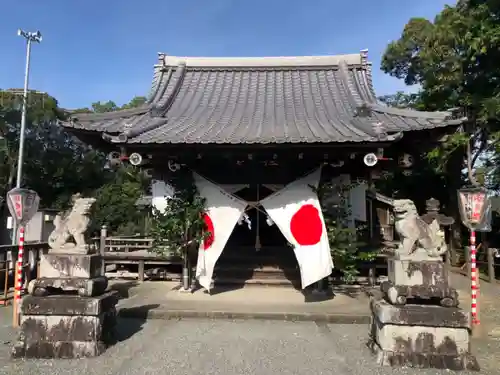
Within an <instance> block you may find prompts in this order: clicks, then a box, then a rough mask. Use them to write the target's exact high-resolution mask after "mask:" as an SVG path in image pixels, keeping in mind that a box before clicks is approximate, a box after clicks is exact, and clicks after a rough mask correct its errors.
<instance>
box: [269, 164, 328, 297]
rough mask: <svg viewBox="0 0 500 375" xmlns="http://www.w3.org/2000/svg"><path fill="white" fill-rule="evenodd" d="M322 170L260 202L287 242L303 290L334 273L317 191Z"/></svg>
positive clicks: (319, 169) (294, 182)
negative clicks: (296, 265)
mask: <svg viewBox="0 0 500 375" xmlns="http://www.w3.org/2000/svg"><path fill="white" fill-rule="evenodd" d="M320 176H321V168H318V169H317V170H316V171H314V172H312V173H310V174H308V175H307V176H305V177H302V178H300V179H298V180H295V181H293V182H291V183H290V184H288V185H286V186H285V187H284V188H283V189H282V190H280V191H278V192H276V193H273V194H271V195H270V196H268V197H266V198H265V199H263V200H261V201H260V204H261V205H262V207H264V209H265V210H266V212H267V214H268V215H269V216H270V218H271V219H272V221H273V222H274V223H275V224H276V226H277V227H278V228H279V229H280V231H281V233H282V234H283V236H284V237H285V238H286V240H287V241H288V242H289V243H290V244H292V246H293V249H294V252H295V256H296V258H297V263H298V264H299V268H300V275H301V281H302V288H306V287H307V286H309V285H311V284H314V283H315V282H318V281H320V280H322V279H323V278H325V277H327V276H329V275H330V274H331V273H332V270H333V261H332V257H331V254H330V244H329V242H328V235H327V232H326V226H325V220H324V218H323V214H322V212H321V206H320V203H319V200H318V195H317V194H316V192H315V191H314V189H313V188H311V186H313V187H316V188H317V187H318V184H319V179H320Z"/></svg>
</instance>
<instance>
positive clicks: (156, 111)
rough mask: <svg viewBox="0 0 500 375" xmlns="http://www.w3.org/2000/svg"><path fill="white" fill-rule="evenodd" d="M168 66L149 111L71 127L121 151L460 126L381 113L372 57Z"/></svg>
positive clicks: (176, 60)
mask: <svg viewBox="0 0 500 375" xmlns="http://www.w3.org/2000/svg"><path fill="white" fill-rule="evenodd" d="M159 59H160V62H159V64H158V65H156V66H155V72H154V78H153V84H152V88H151V92H150V95H149V99H148V102H147V104H145V105H144V106H143V107H141V108H136V109H129V110H122V111H117V112H110V113H102V114H73V115H72V118H71V121H69V122H66V123H63V126H65V127H67V128H73V129H75V130H76V129H84V130H92V131H96V132H100V133H103V137H105V139H108V140H111V141H113V142H118V143H124V142H127V143H203V144H209V143H218V144H242V143H247V144H251V143H330V142H373V141H381V140H390V139H394V138H395V137H397V136H399V135H400V134H401V132H405V131H412V130H420V129H430V128H435V127H442V126H448V125H452V124H457V123H460V121H459V120H452V119H451V116H450V113H447V112H418V111H413V110H401V109H393V108H388V107H386V106H384V105H382V104H380V103H379V102H378V101H377V99H376V96H375V93H374V90H373V86H372V78H371V65H370V63H368V61H367V56H366V51H361V52H360V53H358V54H352V55H337V56H309V57H308V56H306V57H265V58H192V57H172V56H166V55H163V54H160V55H159Z"/></svg>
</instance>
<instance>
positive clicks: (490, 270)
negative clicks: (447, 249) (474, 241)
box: [453, 244, 500, 283]
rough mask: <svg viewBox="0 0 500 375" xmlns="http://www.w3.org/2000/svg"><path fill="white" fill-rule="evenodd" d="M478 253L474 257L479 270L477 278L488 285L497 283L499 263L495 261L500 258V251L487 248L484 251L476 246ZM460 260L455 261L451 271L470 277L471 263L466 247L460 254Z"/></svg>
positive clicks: (499, 273)
mask: <svg viewBox="0 0 500 375" xmlns="http://www.w3.org/2000/svg"><path fill="white" fill-rule="evenodd" d="M477 250H478V252H477V255H476V264H477V268H478V269H479V277H480V278H481V279H482V280H484V281H488V282H490V283H498V282H500V280H497V276H499V275H500V271H499V270H500V262H497V261H496V259H498V258H500V251H499V249H497V248H491V247H487V248H486V249H484V248H482V247H481V244H480V245H479V246H478V249H477ZM459 255H460V259H458V260H456V262H455V264H454V267H453V270H454V271H455V272H459V273H462V274H464V275H467V276H468V277H470V276H471V262H470V252H469V248H468V247H466V248H465V249H463V251H462V252H461V254H459Z"/></svg>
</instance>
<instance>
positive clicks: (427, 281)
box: [381, 199, 458, 307]
mask: <svg viewBox="0 0 500 375" xmlns="http://www.w3.org/2000/svg"><path fill="white" fill-rule="evenodd" d="M393 207H394V214H395V218H396V223H395V229H396V233H397V234H398V236H399V239H400V241H401V243H400V245H399V246H398V247H397V248H396V249H395V250H394V252H393V254H392V257H390V258H389V260H388V276H389V281H387V282H385V283H383V284H382V286H381V288H382V291H383V293H384V294H385V296H386V298H388V300H389V302H391V303H392V304H395V305H404V304H405V303H406V301H407V298H420V299H434V298H438V299H439V300H440V303H441V304H442V305H443V306H446V307H456V306H458V294H457V292H456V290H455V289H453V288H451V287H450V285H449V282H448V270H447V268H446V266H445V264H444V263H443V260H442V255H444V254H445V253H446V251H447V250H448V247H447V245H446V239H445V234H444V232H443V231H442V230H441V228H440V225H439V222H438V220H437V219H434V220H432V222H431V223H430V224H428V223H426V222H425V221H424V220H423V219H422V218H421V217H420V216H419V215H418V213H417V209H416V207H415V204H414V203H413V202H412V201H411V200H409V199H397V200H394V201H393Z"/></svg>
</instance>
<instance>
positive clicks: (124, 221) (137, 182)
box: [91, 165, 148, 235]
mask: <svg viewBox="0 0 500 375" xmlns="http://www.w3.org/2000/svg"><path fill="white" fill-rule="evenodd" d="M111 176H112V180H110V181H109V182H108V183H106V184H104V185H103V186H102V187H100V188H99V189H97V190H96V191H95V193H94V194H93V196H94V197H95V198H96V202H95V203H94V205H93V207H92V227H91V232H92V233H98V232H99V230H100V228H101V226H102V225H106V226H107V227H108V228H109V232H111V233H113V234H116V235H133V234H135V233H143V232H144V228H143V227H142V225H143V217H142V216H143V214H142V212H141V211H140V210H138V208H137V207H136V204H135V203H136V201H137V199H139V197H140V196H141V195H142V194H143V193H144V191H145V190H146V188H147V185H148V180H147V179H145V178H144V177H143V175H142V174H141V173H138V170H137V168H136V167H133V166H131V165H126V166H125V165H124V166H122V167H121V168H119V169H118V170H117V171H116V172H114V173H113V174H111Z"/></svg>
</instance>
